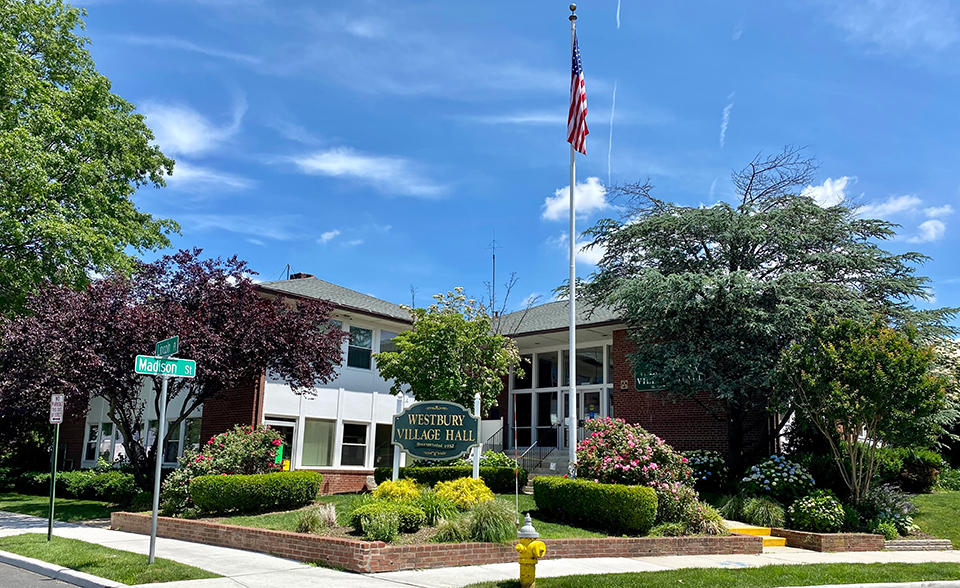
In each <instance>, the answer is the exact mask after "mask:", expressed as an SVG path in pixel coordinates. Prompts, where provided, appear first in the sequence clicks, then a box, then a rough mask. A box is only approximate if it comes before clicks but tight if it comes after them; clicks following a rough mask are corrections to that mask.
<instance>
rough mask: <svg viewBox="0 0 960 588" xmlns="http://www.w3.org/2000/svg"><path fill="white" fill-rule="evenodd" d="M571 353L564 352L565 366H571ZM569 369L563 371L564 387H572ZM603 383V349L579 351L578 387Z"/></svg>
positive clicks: (595, 348)
mask: <svg viewBox="0 0 960 588" xmlns="http://www.w3.org/2000/svg"><path fill="white" fill-rule="evenodd" d="M569 361H570V352H569V351H564V352H563V365H564V367H566V366H568V365H569ZM568 372H569V369H566V370H564V371H563V385H564V386H569V385H570V374H569V373H568ZM602 383H603V347H590V348H588V349H577V386H583V385H588V384H602Z"/></svg>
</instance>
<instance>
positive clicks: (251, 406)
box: [200, 375, 266, 443]
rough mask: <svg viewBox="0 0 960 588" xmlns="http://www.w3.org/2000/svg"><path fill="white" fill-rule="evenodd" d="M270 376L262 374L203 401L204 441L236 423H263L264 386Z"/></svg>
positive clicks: (201, 430)
mask: <svg viewBox="0 0 960 588" xmlns="http://www.w3.org/2000/svg"><path fill="white" fill-rule="evenodd" d="M265 384H266V378H265V377H264V376H262V375H261V376H260V377H259V378H258V379H257V380H256V382H252V383H251V384H250V385H248V386H242V387H239V388H232V389H230V390H224V391H223V392H221V393H220V394H218V395H217V396H215V397H214V398H211V399H209V400H207V401H206V402H204V403H203V419H202V420H201V421H200V442H201V443H206V441H207V439H209V438H210V437H213V436H214V435H219V434H220V433H223V432H225V431H229V430H230V429H232V428H233V426H234V425H256V424H259V423H261V422H263V389H264V385H265Z"/></svg>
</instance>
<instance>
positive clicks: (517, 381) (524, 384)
mask: <svg viewBox="0 0 960 588" xmlns="http://www.w3.org/2000/svg"><path fill="white" fill-rule="evenodd" d="M520 369H522V370H523V377H522V378H521V377H520V376H518V375H517V374H516V373H514V374H513V389H514V390H529V389H530V388H532V387H533V356H532V355H521V356H520Z"/></svg>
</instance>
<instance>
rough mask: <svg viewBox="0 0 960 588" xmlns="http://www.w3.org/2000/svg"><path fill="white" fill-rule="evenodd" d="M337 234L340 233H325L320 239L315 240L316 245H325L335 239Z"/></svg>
mask: <svg viewBox="0 0 960 588" xmlns="http://www.w3.org/2000/svg"><path fill="white" fill-rule="evenodd" d="M339 234H340V231H338V230H337V229H333V230H332V231H327V232H325V233H323V234H322V235H320V238H319V239H317V243H320V244H321V245H326V244H327V243H329V242H330V241H332V240H333V238H334V237H336V236H337V235H339Z"/></svg>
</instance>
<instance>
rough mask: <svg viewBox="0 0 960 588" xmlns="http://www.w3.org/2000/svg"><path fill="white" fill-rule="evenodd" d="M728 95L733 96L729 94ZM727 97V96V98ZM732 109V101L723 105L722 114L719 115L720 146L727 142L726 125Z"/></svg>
mask: <svg viewBox="0 0 960 588" xmlns="http://www.w3.org/2000/svg"><path fill="white" fill-rule="evenodd" d="M730 96H733V94H731V95H730ZM728 99H729V98H728ZM732 110H733V102H731V103H730V104H727V105H726V106H724V107H723V115H722V116H721V117H720V147H721V148H723V146H724V144H726V142H727V127H728V126H730V111H732Z"/></svg>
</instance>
